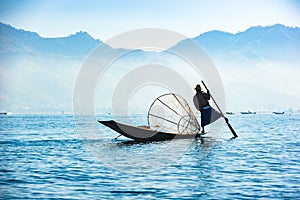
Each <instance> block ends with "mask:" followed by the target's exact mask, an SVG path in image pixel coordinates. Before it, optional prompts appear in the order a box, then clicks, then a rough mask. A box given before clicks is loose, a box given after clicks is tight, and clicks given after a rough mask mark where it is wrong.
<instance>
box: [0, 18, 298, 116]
mask: <svg viewBox="0 0 300 200" xmlns="http://www.w3.org/2000/svg"><path fill="white" fill-rule="evenodd" d="M193 39H194V41H196V42H197V43H199V44H200V45H201V46H202V47H203V48H204V50H205V51H206V52H207V53H208V55H209V56H210V57H211V59H212V60H213V62H214V63H215V64H216V67H217V69H218V70H219V73H220V75H221V78H222V80H223V82H224V86H225V91H226V93H227V95H228V96H229V97H228V99H229V101H228V102H229V103H228V104H229V109H230V110H238V109H245V110H247V109H250V110H251V109H260V108H264V107H267V106H268V102H270V100H274V102H273V103H272V105H273V106H274V107H277V108H286V107H287V106H289V107H292V108H293V107H295V106H296V107H297V106H298V102H299V101H298V100H300V92H299V91H300V90H299V86H298V85H299V81H298V75H297V74H299V73H300V28H292V27H286V26H284V25H280V24H277V25H273V26H267V27H260V26H258V27H251V28H249V29H247V30H246V31H243V32H239V33H236V34H231V33H226V32H222V31H210V32H206V33H203V34H201V35H199V36H198V37H195V38H193ZM101 43H102V42H101V41H100V40H98V39H94V38H92V37H91V36H90V35H89V34H88V33H86V32H78V33H76V34H74V35H70V36H68V37H61V38H43V37H40V36H39V35H38V34H37V33H34V32H30V31H24V30H20V29H16V28H14V27H12V26H10V25H6V24H3V23H0V61H1V62H0V111H1V110H6V111H13V112H60V111H61V110H65V111H67V112H68V111H69V112H72V92H73V88H74V83H75V81H76V76H77V74H78V72H79V70H80V67H81V66H82V64H83V62H84V60H85V58H86V57H87V56H88V54H89V53H90V52H91V51H92V50H93V49H94V48H95V47H97V45H99V44H101ZM106 46H107V47H108V48H109V50H111V47H109V46H108V45H106ZM188 47H189V46H188V43H186V42H185V41H181V42H179V43H178V44H177V45H175V46H174V47H172V48H180V50H181V51H189V49H188ZM105 48H106V47H105ZM105 48H104V49H105ZM120 50H122V49H116V50H114V51H111V52H117V51H120ZM191 53H193V52H191ZM155 54H157V55H158V56H159V53H155ZM134 55H135V57H134V58H130V59H133V60H142V59H143V58H144V57H145V58H148V56H149V55H150V52H146V51H140V50H139V53H138V54H134ZM149 58H151V56H149ZM278 63H279V64H278ZM129 64H130V63H129ZM124 66H125V65H124ZM125 67H126V66H125ZM112 76H113V75H112ZM278 80H280V81H278ZM241 83H243V84H242V86H241ZM297 86H298V88H297ZM254 88H255V89H254ZM243 90H245V91H247V95H240V93H241V91H243ZM274 90H275V91H274ZM251 96H255V97H256V99H250V98H251ZM278 96H281V97H283V98H281V99H282V100H283V99H289V100H290V102H287V101H285V100H284V101H276V99H277V98H278ZM240 102H244V103H243V104H241V103H240ZM276 103H277V105H276ZM285 103H288V105H285ZM235 106H236V107H235ZM247 106H249V107H248V108H247Z"/></svg>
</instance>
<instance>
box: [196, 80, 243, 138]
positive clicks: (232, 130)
mask: <svg viewBox="0 0 300 200" xmlns="http://www.w3.org/2000/svg"><path fill="white" fill-rule="evenodd" d="M201 82H202V84H203V86H204V87H205V89H206V90H207V91H208V88H207V87H206V85H205V83H204V81H201ZM210 97H211V98H212V100H213V102H214V104H215V105H216V107H217V108H218V110H219V112H220V114H221V115H222V117H223V118H224V119H225V122H226V124H227V126H228V128H229V129H230V131H231V133H232V134H233V136H234V137H235V138H236V137H238V135H237V134H236V132H235V131H234V129H233V128H232V126H231V125H230V124H229V120H228V118H227V117H226V116H225V115H224V113H223V112H222V110H221V109H220V107H219V106H218V104H217V102H216V101H215V99H214V97H213V96H212V95H211V93H210Z"/></svg>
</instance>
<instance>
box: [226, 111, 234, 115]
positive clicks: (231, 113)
mask: <svg viewBox="0 0 300 200" xmlns="http://www.w3.org/2000/svg"><path fill="white" fill-rule="evenodd" d="M226 114H227V115H234V113H233V112H226Z"/></svg>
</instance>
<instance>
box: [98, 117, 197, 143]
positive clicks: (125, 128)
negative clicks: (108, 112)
mask: <svg viewBox="0 0 300 200" xmlns="http://www.w3.org/2000/svg"><path fill="white" fill-rule="evenodd" d="M98 122H99V123H101V124H103V125H105V126H107V127H109V128H111V129H112V130H114V131H116V132H118V133H120V134H121V135H123V136H125V137H128V138H130V139H133V140H135V141H142V142H146V141H163V140H171V139H186V138H195V137H196V136H198V135H197V134H195V133H186V134H178V133H166V132H160V131H155V130H151V129H150V128H148V127H145V126H141V127H139V126H138V127H136V126H130V125H126V124H122V123H119V122H116V121H114V120H109V121H100V120H99V121H98Z"/></svg>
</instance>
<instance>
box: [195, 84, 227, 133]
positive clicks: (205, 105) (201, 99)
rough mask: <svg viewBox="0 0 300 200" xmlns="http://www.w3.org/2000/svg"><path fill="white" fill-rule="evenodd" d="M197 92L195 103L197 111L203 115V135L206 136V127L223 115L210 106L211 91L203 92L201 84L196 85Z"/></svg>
mask: <svg viewBox="0 0 300 200" xmlns="http://www.w3.org/2000/svg"><path fill="white" fill-rule="evenodd" d="M195 90H196V94H195V96H194V98H193V101H194V105H195V107H196V109H197V110H199V111H200V113H201V128H202V130H201V133H202V134H204V133H205V131H204V126H206V125H208V124H210V123H212V122H214V121H216V120H217V119H219V118H220V117H221V116H222V115H221V113H219V112H217V111H216V110H214V109H213V108H212V107H211V106H210V105H209V100H210V93H209V90H207V91H206V93H205V92H204V91H202V89H201V86H200V85H199V84H197V85H196V87H195ZM225 120H226V119H225Z"/></svg>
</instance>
